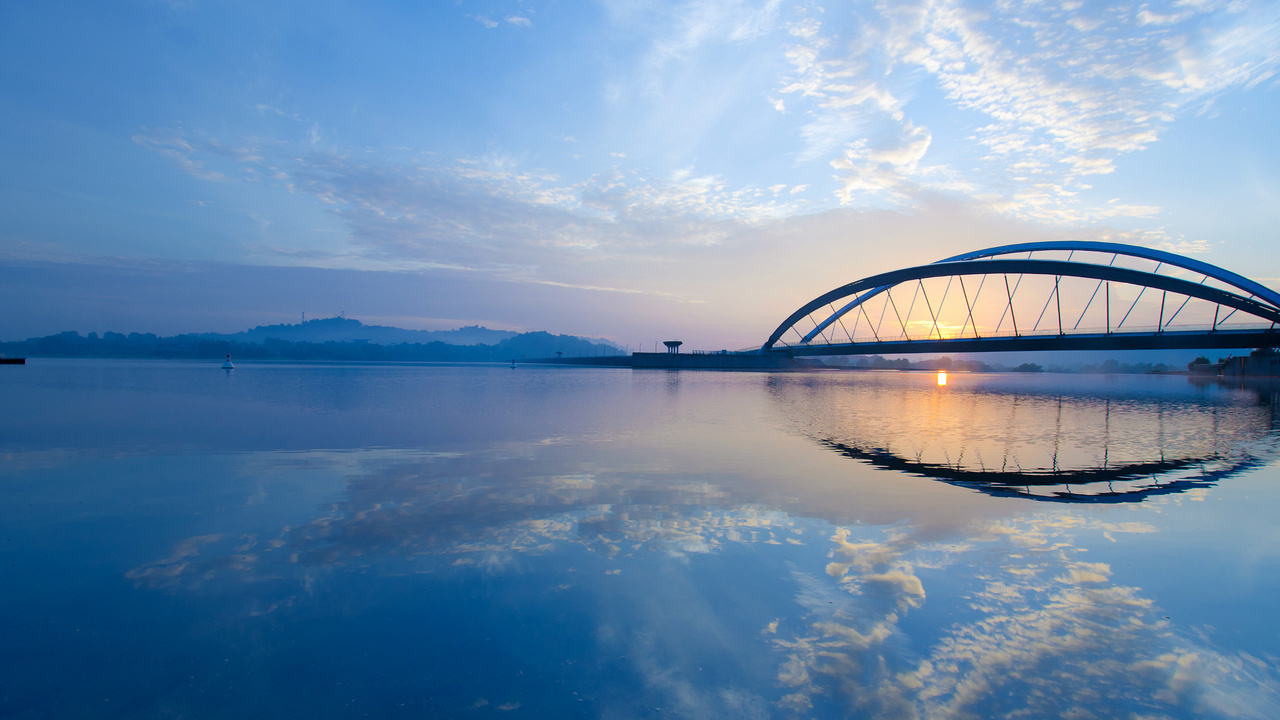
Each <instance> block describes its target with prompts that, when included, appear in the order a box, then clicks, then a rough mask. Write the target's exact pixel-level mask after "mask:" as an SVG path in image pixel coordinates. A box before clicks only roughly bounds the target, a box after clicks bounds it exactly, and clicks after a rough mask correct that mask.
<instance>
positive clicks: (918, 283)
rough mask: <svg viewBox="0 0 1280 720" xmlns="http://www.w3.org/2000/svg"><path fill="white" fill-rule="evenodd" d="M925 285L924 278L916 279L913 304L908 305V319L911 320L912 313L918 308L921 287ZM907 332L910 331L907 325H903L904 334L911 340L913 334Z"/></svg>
mask: <svg viewBox="0 0 1280 720" xmlns="http://www.w3.org/2000/svg"><path fill="white" fill-rule="evenodd" d="M923 287H924V280H916V289H915V290H914V291H913V292H912V293H911V304H910V305H909V306H907V319H908V320H910V319H911V313H913V312H915V309H916V298H918V297H920V289H921V288H923ZM907 332H908V331H907V328H906V325H903V327H902V334H903V335H906V337H907V339H908V340H910V339H911V336H910V335H908V334H907ZM925 337H928V336H927V335H926V336H925Z"/></svg>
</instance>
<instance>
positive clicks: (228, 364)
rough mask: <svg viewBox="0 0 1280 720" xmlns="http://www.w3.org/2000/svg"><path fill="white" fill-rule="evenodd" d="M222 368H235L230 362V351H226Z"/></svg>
mask: <svg viewBox="0 0 1280 720" xmlns="http://www.w3.org/2000/svg"><path fill="white" fill-rule="evenodd" d="M222 369H223V370H235V369H236V366H235V365H234V364H233V363H232V362H231V353H227V361H226V362H224V363H222Z"/></svg>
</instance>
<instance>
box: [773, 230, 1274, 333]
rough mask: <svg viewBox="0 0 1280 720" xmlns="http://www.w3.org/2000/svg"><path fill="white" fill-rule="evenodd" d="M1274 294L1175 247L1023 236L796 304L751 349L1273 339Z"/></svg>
mask: <svg viewBox="0 0 1280 720" xmlns="http://www.w3.org/2000/svg"><path fill="white" fill-rule="evenodd" d="M1278 322H1280V293H1277V292H1276V291H1274V290H1272V289H1270V288H1268V287H1266V286H1264V285H1262V284H1260V283H1258V282H1256V281H1254V280H1250V279H1249V278H1246V277H1244V276H1242V275H1238V274H1236V273H1233V272H1231V271H1229V270H1225V269H1223V268H1220V267H1217V266H1215V265H1210V264H1209V263H1205V262H1201V261H1199V260H1195V259H1193V258H1189V257H1184V256H1182V255H1178V254H1175V253H1170V252H1165V251H1162V250H1154V249H1151V248H1144V247H1138V246H1134V245H1125V244H1120V243H1109V242H1085V241H1059V242H1031V243H1018V244H1014V245H1003V246H1000V247H993V248H987V249H985V250H977V251H974V252H969V253H964V254H961V255H956V256H953V257H949V258H946V259H944V260H939V261H938V262H935V263H932V264H929V265H919V266H916V267H908V268H903V269H901V270H894V271H891V272H886V273H880V274H878V275H872V276H870V277H866V278H863V279H861V280H857V281H855V282H851V283H849V284H847V285H842V286H840V287H838V288H835V289H834V290H831V291H828V292H825V293H823V294H821V295H819V296H818V297H816V298H814V299H813V300H811V301H809V302H807V303H805V304H804V305H802V306H801V307H800V308H799V309H798V310H796V311H795V312H794V313H792V314H791V315H790V316H789V317H787V319H786V320H784V321H783V322H782V324H781V325H779V326H778V328H777V329H776V330H774V331H773V334H771V335H770V336H769V339H768V340H767V341H765V343H764V345H763V346H762V347H761V348H760V350H759V351H758V353H759V354H762V355H774V356H783V357H786V356H790V357H797V356H815V355H871V354H876V355H885V354H907V353H972V352H1007V351H1018V350H1035V351H1050V350H1163V349H1215V348H1250V347H1276V346H1280V332H1278V331H1277V328H1276V324H1277V323H1278Z"/></svg>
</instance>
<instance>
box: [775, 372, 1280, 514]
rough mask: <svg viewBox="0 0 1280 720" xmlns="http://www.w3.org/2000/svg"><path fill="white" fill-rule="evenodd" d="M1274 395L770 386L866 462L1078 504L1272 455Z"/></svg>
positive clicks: (1137, 386) (1250, 391) (1180, 484)
mask: <svg viewBox="0 0 1280 720" xmlns="http://www.w3.org/2000/svg"><path fill="white" fill-rule="evenodd" d="M1278 388H1280V385H1277V384H1276V383H1275V382H1274V381H1265V380H1264V381H1260V382H1253V383H1247V384H1246V383H1242V382H1239V381H1237V382H1236V383H1234V384H1231V383H1227V382H1223V381H1220V380H1216V379H1208V378H1184V377H1145V376H1137V377H1133V378H1120V377H1108V378H1106V379H1105V380H1102V381H1100V380H1099V379H1098V378H1097V376H1092V377H1089V376H1060V377H1057V378H1051V377H1047V376H1037V377H1030V378H1028V377H1018V376H1012V375H976V374H975V375H968V374H961V375H956V374H952V375H951V378H950V383H949V384H948V385H947V386H938V385H937V384H936V382H935V379H934V377H933V376H932V375H906V374H899V373H859V374H857V375H853V376H850V377H848V378H847V380H846V381H845V382H843V383H833V382H830V376H827V377H824V378H823V382H821V383H818V382H816V381H814V380H811V379H807V378H804V377H798V376H777V377H775V378H773V379H772V380H771V385H770V390H771V392H772V394H773V395H774V396H775V398H776V399H777V400H779V402H778V403H777V405H778V407H779V408H782V409H784V410H785V412H786V413H787V414H788V420H789V421H790V422H791V423H792V425H793V427H794V429H796V430H797V431H799V432H800V433H802V434H804V435H807V436H808V437H810V438H812V439H813V440H815V441H817V442H818V443H820V444H822V445H824V446H826V447H828V448H830V449H831V450H833V451H835V452H837V453H840V454H841V455H844V456H846V457H849V458H852V459H854V460H857V461H859V462H862V463H866V464H868V465H871V466H873V467H877V468H881V469H884V470H890V471H894V472H897V473H903V472H905V473H910V474H913V475H917V476H922V477H927V478H932V479H935V480H939V481H942V482H946V483H949V484H952V485H958V486H963V487H968V488H972V489H974V490H976V491H979V492H982V493H986V494H990V495H997V496H1017V497H1024V498H1028V499H1032V500H1038V501H1047V502H1081V503H1124V502H1141V501H1142V500H1144V499H1145V498H1147V497H1151V496H1156V495H1165V494H1170V493H1181V492H1187V491H1189V490H1194V489H1197V488H1207V487H1211V486H1213V485H1214V484H1216V483H1217V482H1219V481H1220V480H1223V479H1225V478H1229V477H1231V476H1233V475H1236V474H1238V473H1242V472H1244V471H1246V470H1249V469H1251V468H1256V467H1259V466H1261V465H1264V464H1266V463H1267V462H1269V461H1271V460H1273V459H1274V458H1275V457H1277V456H1278V455H1280V433H1278V432H1277V429H1278V428H1280V423H1278V422H1277V410H1276V400H1277V389H1278ZM796 396H802V397H796ZM796 400H801V402H796Z"/></svg>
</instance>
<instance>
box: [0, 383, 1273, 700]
mask: <svg viewBox="0 0 1280 720" xmlns="http://www.w3.org/2000/svg"><path fill="white" fill-rule="evenodd" d="M248 369H250V370H253V367H252V366H249V368H248ZM375 370H376V372H378V373H383V372H385V370H382V369H375ZM237 372H239V370H237ZM262 372H266V371H262ZM273 372H279V373H280V378H281V379H282V380H287V381H289V382H294V383H296V384H297V386H298V387H299V388H301V387H303V386H307V387H306V389H305V391H302V390H300V392H305V394H306V396H307V398H308V400H307V403H309V404H311V405H318V406H320V407H323V408H324V409H325V412H324V413H320V414H316V413H308V414H307V415H306V418H305V422H306V423H309V424H310V426H309V427H312V428H314V430H315V432H316V436H317V437H324V438H326V439H333V438H339V437H341V436H342V434H343V430H344V428H345V429H349V433H350V434H351V435H360V434H361V433H368V432H369V430H368V429H367V428H366V429H361V428H358V427H355V426H354V424H355V423H356V422H357V421H361V420H364V419H366V418H374V417H376V416H377V414H378V413H377V412H376V408H378V407H379V406H381V405H384V404H385V405H386V406H387V407H389V408H391V409H390V410H389V411H388V412H390V413H391V414H392V415H393V418H394V419H396V420H398V421H399V422H400V423H401V425H402V426H401V427H399V428H397V429H395V430H394V431H391V432H388V436H389V437H394V438H397V439H399V440H401V442H400V443H398V444H396V445H394V446H390V447H388V446H383V447H371V446H370V445H372V444H364V440H363V437H364V436H363V435H360V438H359V439H360V442H358V443H353V444H351V445H348V446H338V447H329V448H325V449H299V448H298V447H297V446H296V445H295V444H294V443H295V442H297V441H298V440H297V438H294V437H289V438H288V439H289V443H288V447H281V448H276V449H267V450H263V449H260V448H256V447H253V446H252V442H253V438H252V437H251V435H250V434H248V433H246V431H245V430H244V429H243V428H236V429H228V430H227V431H226V432H227V433H228V434H227V437H229V438H231V440H232V441H234V443H243V444H248V445H249V447H247V448H244V449H242V450H240V451H237V452H230V453H217V452H210V451H209V450H208V449H207V446H205V445H200V444H199V442H198V441H197V439H196V438H193V437H191V436H190V435H189V433H188V431H185V430H178V431H173V434H172V435H168V436H166V435H163V434H159V435H158V437H159V438H161V440H162V444H163V445H164V447H163V448H162V449H161V451H159V452H142V451H140V450H139V448H140V447H146V446H145V445H143V444H138V443H134V442H132V438H128V437H122V436H121V435H119V434H116V432H115V430H114V429H112V430H109V431H108V432H106V433H105V434H104V437H105V438H107V440H108V441H109V442H107V443H106V445H105V446H104V448H102V452H88V451H86V452H83V453H78V454H75V455H73V456H71V457H67V456H65V455H64V456H62V458H61V459H59V458H58V457H57V456H56V454H55V453H54V452H52V451H50V450H48V449H43V450H42V449H41V447H40V444H39V442H38V440H39V439H40V438H37V437H34V436H33V435H31V434H30V433H27V434H26V435H23V436H22V437H21V441H20V443H14V441H12V440H9V441H5V440H3V439H0V453H4V452H11V451H12V450H13V449H14V448H13V444H19V445H20V448H18V449H20V450H21V453H18V454H14V455H10V457H25V458H28V460H29V458H30V457H31V453H33V452H38V453H40V458H41V460H40V462H38V463H37V462H29V461H28V460H22V461H21V462H19V463H17V464H10V465H7V466H4V467H5V470H4V471H3V472H0V482H3V483H4V488H5V490H6V494H7V496H8V498H9V499H10V502H9V503H8V504H7V505H6V506H5V507H3V508H0V522H3V526H4V527H5V528H6V535H7V537H8V538H11V539H10V540H9V541H8V542H6V544H5V546H3V549H0V561H3V563H0V568H8V569H0V580H3V581H6V584H7V586H8V587H10V588H12V589H11V591H10V592H9V593H8V594H7V595H5V596H3V597H0V632H2V633H4V636H5V637H6V639H7V642H8V643H9V646H10V648H11V649H12V651H11V652H10V653H8V654H6V655H5V656H0V715H3V716H5V717H22V718H25V717H33V718H34V717H50V716H66V717H140V716H141V717H146V716H159V717H183V716H187V717H190V716H212V715H227V714H261V713H263V712H266V713H268V714H272V715H280V716H286V717H293V716H296V717H349V716H350V717H358V716H365V715H371V716H391V717H400V716H404V717H421V716H447V717H473V716H474V717H487V716H499V717H506V716H510V717H515V716H517V715H519V714H521V713H523V714H526V715H530V714H531V715H538V716H555V717H638V716H650V715H653V716H674V717H686V718H708V717H713V718H714V717H725V718H730V717H732V718H741V717H748V718H769V717H778V718H792V717H795V718H811V717H821V718H837V717H874V718H971V717H1015V716H1016V717H1044V716H1053V717H1058V716H1061V717H1081V718H1083V717H1091V716H1092V717H1143V718H1145V717H1204V716H1208V717H1254V718H1270V717H1277V716H1280V700H1278V699H1280V678H1278V677H1277V666H1278V665H1280V662H1278V661H1277V659H1276V658H1275V656H1274V653H1275V651H1276V648H1277V645H1280V620H1277V619H1276V618H1275V617H1274V615H1275V614H1274V613H1273V612H1272V611H1271V607H1272V601H1271V598H1272V597H1274V593H1275V592H1280V572H1277V570H1280V557H1277V556H1276V554H1275V551H1273V550H1271V549H1270V548H1273V547H1277V546H1280V544H1277V543H1276V542H1275V541H1276V540H1277V539H1280V538H1277V537H1276V531H1275V530H1274V529H1273V525H1274V523H1273V522H1272V513H1271V512H1270V511H1269V509H1268V508H1269V507H1272V506H1273V504H1274V502H1276V501H1280V492H1277V491H1276V489H1273V487H1272V486H1273V485H1274V483H1273V482H1271V480H1272V477H1271V476H1273V475H1274V471H1275V467H1276V465H1275V462H1274V458H1275V457H1276V455H1275V453H1274V442H1275V435H1276V433H1275V427H1276V425H1275V414H1274V413H1275V410H1274V408H1275V405H1274V403H1272V402H1271V400H1272V399H1273V398H1274V393H1271V392H1270V391H1269V390H1266V389H1265V388H1264V389H1263V390H1262V391H1261V394H1259V392H1254V391H1249V390H1242V389H1241V388H1239V387H1234V386H1222V385H1217V384H1213V383H1209V384H1202V385H1196V384H1192V383H1189V382H1187V381H1186V380H1185V379H1183V378H1155V379H1137V380H1136V381H1133V382H1125V383H1116V384H1099V383H1098V382H1097V381H1094V382H1092V383H1089V382H1085V381H1083V380H1080V379H1066V380H1063V379H1060V378H1059V379H1055V378H1017V377H1015V378H1001V377H996V376H988V377H985V378H984V377H979V376H970V375H964V374H960V375H956V374H952V375H951V376H950V377H949V382H948V384H947V385H946V386H939V385H938V384H937V383H936V378H935V377H934V376H932V375H916V376H911V375H866V374H859V375H844V374H841V375H819V376H804V375H775V376H770V375H764V374H759V375H757V374H730V375H721V374H714V373H708V374H687V373H686V374H679V373H631V372H626V371H616V372H605V373H586V374H580V375H579V374H573V373H557V374H546V373H511V372H510V371H509V370H508V369H503V372H501V373H494V374H492V375H491V376H486V375H485V373H484V372H481V371H475V370H465V369H458V370H456V371H454V370H447V371H445V370H440V371H437V370H432V371H431V372H430V373H427V374H426V375H424V374H423V370H422V369H420V368H400V369H397V370H395V371H394V372H390V373H387V375H386V377H385V378H384V380H385V381H381V380H380V381H374V380H372V379H369V378H365V379H362V380H360V381H359V382H360V383H361V385H360V387H362V388H364V390H361V391H359V392H356V391H353V390H352V389H351V388H352V387H353V385H352V384H351V383H344V384H345V385H346V389H344V390H343V391H342V393H343V400H342V403H341V404H340V406H337V407H335V406H334V405H333V404H328V403H327V402H326V401H325V400H324V392H323V386H322V385H319V384H316V383H315V382H310V383H303V382H300V381H299V377H298V374H297V373H295V372H294V371H291V370H273ZM301 372H302V374H303V375H304V376H305V375H306V374H307V373H311V372H312V370H308V369H305V368H304V369H303V370H302V371H301ZM246 375H248V373H246ZM194 377H199V376H194ZM313 379H314V378H313ZM134 380H135V381H136V380H137V378H134ZM190 382H203V380H197V379H192V380H191V381H190ZM496 383H502V385H501V388H502V391H501V392H497V391H496V390H494V387H495V386H494V385H491V384H496ZM174 384H175V385H178V386H180V385H181V383H174ZM145 385H146V383H141V382H138V383H137V387H139V388H142V387H144V386H145ZM484 387H488V388H489V390H490V392H491V394H490V395H488V396H484V395H480V396H476V395H475V393H474V390H475V389H476V388H484ZM370 388H373V389H372V390H370ZM450 388H454V389H455V390H456V391H455V390H450ZM145 392H146V393H147V394H148V397H149V398H151V397H152V393H153V392H154V391H153V390H147V391H145ZM205 392H212V391H204V390H201V391H198V393H197V394H199V393H205ZM408 392H412V393H420V394H419V395H418V397H426V398H430V399H431V402H432V405H431V412H429V413H422V412H419V410H417V409H416V407H415V403H413V402H412V401H411V400H412V397H410V398H406V397H405V394H406V393H408ZM112 393H113V395H112V396H113V397H114V398H115V399H117V400H123V401H127V400H128V399H129V398H130V397H132V396H131V394H130V393H128V392H120V391H119V388H118V387H116V388H114V389H113V390H112ZM172 394H173V397H174V402H175V404H187V405H190V406H192V407H194V408H196V409H197V410H198V411H203V408H204V407H205V404H204V403H205V401H204V400H200V401H193V400H191V399H190V398H189V397H184V396H183V395H182V393H181V392H179V391H173V393H172ZM49 401H50V402H56V401H57V400H56V397H54V396H53V395H50V400H49ZM222 402H226V403H227V405H226V407H229V408H231V409H232V410H236V408H237V405H238V406H239V410H238V414H239V416H241V417H243V418H245V423H246V424H252V423H253V422H254V420H253V419H252V418H253V415H252V414H251V413H250V410H255V411H260V412H261V413H262V414H263V415H264V416H266V417H267V418H270V419H271V420H272V421H273V422H274V421H275V420H276V419H277V418H279V417H281V416H283V415H285V414H287V413H289V412H294V411H295V409H296V408H297V407H298V401H297V399H296V398H294V397H291V396H290V395H289V393H283V394H282V396H281V397H278V398H277V399H276V400H273V401H271V402H268V403H266V404H265V405H264V404H262V396H261V394H260V393H253V394H252V397H246V398H244V399H242V400H225V399H224V400H222ZM593 402H594V403H602V404H603V405H602V406H601V407H592V406H591V405H590V403H593ZM579 408H580V409H579ZM169 412H173V411H172V410H170V411H169ZM475 413H485V414H487V415H488V416H489V417H488V419H490V420H492V425H493V427H494V432H493V433H492V435H490V436H484V435H478V436H476V437H473V438H471V439H470V440H467V439H466V438H464V437H462V436H460V435H459V434H458V433H457V432H456V426H457V424H458V423H460V422H469V423H472V426H473V427H480V426H483V425H484V424H485V420H486V418H485V417H480V418H476V417H472V418H470V419H468V420H461V419H460V418H462V416H463V415H471V414H475ZM499 414H501V415H502V416H501V417H499ZM1011 416H1012V417H1015V418H1016V419H1017V420H1018V424H1017V425H1016V426H1013V427H1011V426H1009V424H1008V418H1010V417H1011ZM177 417H178V419H179V422H177V423H175V424H173V425H171V426H176V427H178V428H182V427H192V426H194V423H195V421H194V420H192V419H190V418H187V417H186V416H185V415H184V414H182V413H178V414H177ZM384 422H388V421H384ZM380 427H387V426H386V425H384V426H380ZM91 430H92V428H91V427H87V426H86V427H81V428H79V429H78V430H77V432H79V433H80V434H81V435H82V436H90V435H92V432H91ZM263 432H272V430H270V429H264V430H263ZM433 438H434V440H433ZM6 442H8V443H10V445H7V446H6V445H5V443H6ZM56 442H57V441H56V440H49V441H48V444H49V445H56ZM192 445H195V447H194V449H193V448H192ZM841 445H843V446H844V447H841ZM122 448H123V449H124V450H123V451H122ZM847 448H857V449H858V452H862V453H867V452H870V451H868V450H866V448H872V449H874V451H875V452H876V453H882V454H883V455H884V456H887V457H882V456H880V455H874V456H872V455H860V456H859V455H855V457H856V458H857V459H858V460H859V462H849V460H848V457H847V455H848V454H849V453H847V452H846V450H847ZM833 449H834V450H836V451H837V452H832V450H833ZM23 453H25V455H23ZM996 453H999V457H1000V458H1001V460H1000V462H1003V463H1005V466H1006V468H1007V467H1009V466H1012V467H1013V468H1014V469H1013V470H1008V469H1006V470H1005V471H1004V472H1006V473H1009V474H1014V473H1018V472H1022V473H1025V474H1026V475H1028V476H1030V477H1032V478H1040V479H1042V480H1044V481H1045V482H1046V483H1052V482H1053V481H1054V480H1056V479H1060V478H1061V477H1062V476H1063V475H1065V474H1073V478H1074V479H1073V480H1072V487H1071V490H1070V492H1071V493H1073V494H1083V493H1090V494H1093V495H1095V496H1103V495H1104V494H1105V493H1116V494H1117V495H1118V494H1120V493H1122V492H1125V493H1130V494H1129V495H1127V496H1126V497H1142V498H1145V499H1146V502H1143V503H1140V504H1137V503H1135V504H1128V505H1125V504H1113V505H1106V504H1103V505H1097V504H1093V505H1091V504H1082V505H1070V504H1053V505H1045V504H1040V503H1034V502H1027V501H1026V499H1025V498H1023V497H1018V496H1015V495H1016V494H1017V493H1018V492H1021V493H1031V494H1032V495H1036V496H1038V497H1049V496H1052V495H1051V493H1065V492H1067V491H1066V490H1055V489H1054V485H1052V484H1040V485H1037V484H1036V480H1034V479H1023V480H1022V481H1021V482H1023V483H1024V484H1025V485H1024V487H1022V488H1020V489H1019V488H1013V487H1012V486H1009V488H1008V489H1006V488H1002V487H996V486H993V485H992V483H993V482H996V481H995V480H992V479H991V478H988V477H985V476H983V478H982V479H981V480H979V479H976V478H977V477H978V476H979V475H980V474H982V473H988V472H995V471H994V470H991V469H988V466H989V464H993V463H995V462H996V461H995V460H993V458H995V457H996ZM1006 456H1008V457H1009V458H1010V459H1009V460H1007V461H1006V460H1003V458H1005V457H1006ZM891 458H897V460H892V462H901V463H907V464H905V465H898V466H894V465H892V464H891ZM1178 463H1181V464H1178ZM1139 466H1141V467H1142V468H1144V469H1143V470H1142V472H1144V473H1147V472H1150V473H1154V474H1155V475H1156V478H1154V479H1151V478H1149V477H1148V478H1138V477H1137V476H1136V474H1137V473H1138V472H1139V470H1137V469H1135V468H1137V467H1139ZM1147 468H1157V469H1155V470H1149V469H1147ZM940 469H941V470H940ZM942 470H945V471H947V472H951V473H956V474H953V475H946V474H945V473H944V472H942ZM1103 471H1115V473H1116V474H1115V476H1114V477H1113V478H1109V479H1110V481H1111V485H1112V487H1111V488H1104V487H1102V486H1105V485H1106V483H1105V482H1100V481H1099V482H1093V483H1089V487H1087V488H1083V489H1082V488H1080V487H1079V485H1081V484H1083V481H1082V480H1080V479H1079V478H1081V477H1087V476H1088V475H1087V474H1088V473H1097V472H1103ZM1210 472H1217V473H1218V474H1217V475H1214V476H1212V477H1208V476H1206V475H1203V473H1210ZM960 473H966V474H967V475H966V474H960ZM1122 473H1130V474H1133V475H1134V477H1127V476H1123V475H1122ZM1196 473H1201V475H1196ZM937 479H942V480H946V481H948V483H952V484H947V483H938V482H936V481H935V480H937ZM1215 482H1216V483H1217V484H1216V485H1214V483H1215ZM1143 483H1149V484H1151V485H1152V486H1154V485H1155V484H1159V485H1160V486H1161V487H1171V486H1173V485H1174V484H1175V483H1191V484H1190V485H1184V486H1180V488H1179V489H1180V490H1182V492H1177V493H1167V494H1165V495H1158V494H1156V493H1154V492H1152V489H1153V488H1152V487H1143ZM956 485H959V487H957V486H956ZM1026 485H1029V486H1030V489H1028V488H1027V487H1026ZM974 488H981V489H984V491H986V492H984V493H975V492H973V489H974ZM988 493H990V494H988ZM991 494H998V495H999V497H992V496H991ZM18 578H21V579H22V582H16V581H17V580H18ZM1204 587H1212V588H1213V589H1214V590H1213V594H1212V596H1211V597H1204V596H1201V595H1200V594H1199V593H1200V589H1201V588H1204ZM104 698H107V699H108V700H109V702H104V700H103V699H104ZM51 708H52V710H51Z"/></svg>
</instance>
